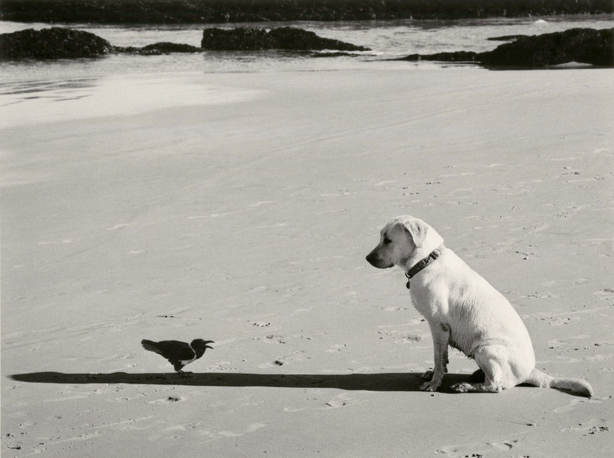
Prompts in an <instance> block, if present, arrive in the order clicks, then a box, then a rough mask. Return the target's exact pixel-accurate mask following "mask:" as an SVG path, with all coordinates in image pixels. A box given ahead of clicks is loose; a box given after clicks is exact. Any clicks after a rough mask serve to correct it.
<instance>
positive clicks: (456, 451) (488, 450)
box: [437, 439, 518, 458]
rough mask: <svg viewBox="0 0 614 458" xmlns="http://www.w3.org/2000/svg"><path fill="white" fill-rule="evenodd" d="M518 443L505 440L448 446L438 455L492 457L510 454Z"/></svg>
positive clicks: (462, 457)
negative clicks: (497, 454)
mask: <svg viewBox="0 0 614 458" xmlns="http://www.w3.org/2000/svg"><path fill="white" fill-rule="evenodd" d="M517 442H518V440H517V439H515V440H504V441H499V442H485V443H479V442H474V443H471V444H462V445H447V446H445V447H443V448H442V449H439V450H437V453H442V454H445V455H446V456H449V457H451V458H465V457H481V456H490V455H491V454H493V453H497V452H508V451H509V450H511V449H512V448H514V445H516V443H517Z"/></svg>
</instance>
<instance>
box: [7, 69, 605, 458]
mask: <svg viewBox="0 0 614 458" xmlns="http://www.w3.org/2000/svg"><path fill="white" fill-rule="evenodd" d="M152 80H153V83H152ZM148 82H149V83H152V84H154V86H155V85H156V84H162V85H166V86H165V87H166V91H176V93H175V95H176V97H175V96H171V97H166V100H167V101H169V102H168V103H161V104H156V103H154V104H151V103H149V102H148V101H147V100H146V97H154V96H155V94H156V90H155V89H152V88H151V87H149V89H144V88H147V87H148V86H147V83H148ZM93 84H94V87H87V85H85V86H86V87H75V88H73V89H72V91H71V90H68V91H67V92H66V94H65V97H64V99H62V98H61V97H62V96H61V94H60V95H59V96H58V97H60V99H58V100H63V102H62V103H58V101H54V100H46V99H44V98H43V99H38V100H32V101H29V102H28V103H29V105H24V104H15V105H10V106H7V107H5V108H3V114H2V123H3V125H4V128H3V129H2V130H1V131H0V136H1V138H2V140H1V145H2V158H1V159H2V170H1V174H2V189H1V191H2V215H1V217H2V220H1V221H2V456H3V457H6V458H9V457H25V456H31V455H35V454H40V456H46V457H103V456H120V457H147V458H153V457H175V456H176V457H179V456H181V457H205V456H206V457H215V458H225V457H228V458H234V457H258V456H267V457H279V458H287V457H308V458H311V457H331V458H341V457H400V456H407V457H429V456H449V457H464V456H475V457H478V456H484V457H524V456H529V457H531V458H536V457H579V456H584V457H589V456H590V457H605V456H611V455H609V453H610V452H611V449H612V445H613V440H612V437H613V431H612V427H613V424H612V420H613V418H614V414H613V400H612V395H613V394H614V388H613V386H614V383H613V381H614V377H613V370H614V359H613V356H614V349H613V347H612V346H613V345H614V338H613V336H612V329H613V324H614V318H613V315H614V283H613V280H612V278H614V277H613V276H612V274H613V273H614V269H613V264H612V254H613V250H612V242H611V235H612V232H611V231H612V222H613V218H612V191H613V176H612V172H613V160H612V157H613V145H614V138H613V137H614V134H613V132H614V129H613V127H614V115H613V110H612V108H613V107H614V103H613V102H614V100H613V94H614V78H612V71H611V70H561V71H530V72H489V71H486V70H479V69H473V68H471V69H467V68H465V69H453V68H450V69H434V68H427V69H424V70H415V69H414V70H409V67H405V68H403V67H402V66H390V67H386V68H380V67H378V65H376V64H374V66H373V70H364V69H363V70H360V71H353V70H347V71H331V72H324V71H322V72H316V73H313V72H288V73H267V72H263V73H255V74H241V73H237V74H209V75H206V74H202V75H201V74H189V75H184V74H180V75H166V76H159V77H158V79H156V78H152V77H151V76H142V77H117V78H111V79H105V80H101V81H95V82H93ZM171 88H174V89H171ZM188 89H189V90H188ZM139 91H141V95H140V96H139V95H138V93H139ZM163 92H164V91H163ZM135 94H137V95H135ZM177 94H179V95H177ZM203 94H204V95H203ZM167 95H168V94H167ZM171 95H172V94H171ZM126 97H129V99H130V100H132V101H131V102H130V103H122V101H125V98H126ZM135 104H137V105H138V106H137V108H134V106H135ZM24 107H26V108H27V110H29V111H24V110H26V108H24ZM101 107H104V108H101ZM114 107H116V108H114ZM399 214H411V215H414V216H417V217H420V218H422V219H424V220H425V221H427V222H429V223H430V224H431V225H433V226H434V227H435V228H436V229H437V230H438V231H439V232H440V233H441V234H442V235H443V237H444V238H445V239H446V244H447V246H448V247H450V248H452V249H454V250H455V251H456V252H457V253H458V254H459V255H460V256H461V257H463V258H464V259H465V261H467V262H468V263H469V264H470V265H471V266H472V267H473V268H474V269H476V270H477V271H478V272H480V273H482V275H483V276H485V277H486V278H487V279H488V280H489V281H490V282H491V283H492V284H493V285H494V286H496V287H497V288H498V289H500V290H501V291H503V292H504V293H505V294H506V296H507V297H508V298H509V299H510V301H511V302H512V304H513V305H514V306H515V308H516V309H517V310H518V312H519V313H520V315H521V316H522V318H523V319H524V321H525V323H526V325H527V327H528V329H529V332H530V333H531V335H532V338H533V343H534V347H535V351H536V354H537V361H538V364H537V365H538V367H539V368H541V369H544V370H545V371H546V372H548V373H549V374H551V375H564V376H569V377H584V378H586V379H588V380H589V381H590V383H591V384H592V386H593V388H594V390H595V397H594V398H592V399H590V400H589V399H585V398H580V397H576V396H572V395H570V394H568V393H564V392H560V391H556V390H548V389H538V388H530V387H517V388H514V389H511V390H508V391H505V392H503V393H501V394H497V395H493V394H463V395H459V394H453V393H451V392H449V391H448V389H447V387H449V386H450V384H451V383H452V382H454V381H458V380H460V379H462V378H464V377H466V376H467V374H469V373H470V372H472V371H473V370H474V369H475V367H476V366H475V364H474V363H473V362H472V361H470V360H468V359H466V358H464V357H463V356H462V355H460V354H459V353H457V352H453V353H451V364H450V371H451V374H450V375H449V376H448V377H447V379H446V381H445V382H444V385H445V386H444V389H443V392H439V393H435V394H431V393H425V392H421V391H419V390H418V387H419V385H420V374H421V372H422V371H424V370H426V369H428V368H429V367H431V365H432V344H431V341H430V334H429V330H428V328H427V326H426V323H425V322H423V321H422V320H421V317H420V316H419V314H418V313H417V312H416V311H415V310H414V309H413V307H412V305H411V304H410V302H409V298H408V293H407V290H406V289H405V282H404V277H403V273H402V272H401V271H400V270H398V269H394V270H393V269H390V270H386V271H380V270H377V269H374V268H372V267H371V266H369V265H368V264H367V262H366V261H365V259H364V257H365V255H366V254H367V253H368V252H369V250H370V249H371V248H372V247H373V246H374V245H375V244H376V243H377V240H378V231H379V229H380V227H381V226H382V225H383V224H384V223H385V222H386V221H387V220H388V219H390V218H391V217H393V216H396V215H399ZM198 337H200V338H205V339H211V340H214V341H215V342H216V344H215V349H214V350H210V351H208V352H207V354H206V355H205V356H204V357H203V358H202V359H201V360H199V361H197V362H195V363H194V364H192V365H191V366H189V367H188V368H187V369H188V370H192V371H193V372H194V374H193V376H192V377H189V378H181V377H179V376H177V375H175V374H173V373H172V367H171V366H170V364H168V363H167V362H166V361H164V360H163V359H162V358H161V357H159V356H158V355H156V354H154V353H149V352H146V351H144V350H143V349H142V348H141V346H140V340H141V339H143V338H148V339H153V340H162V339H178V340H184V341H189V340H191V339H193V338H198Z"/></svg>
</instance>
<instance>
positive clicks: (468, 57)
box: [399, 51, 478, 62]
mask: <svg viewBox="0 0 614 458" xmlns="http://www.w3.org/2000/svg"><path fill="white" fill-rule="evenodd" d="M477 56H478V54H477V53H475V52H471V51H456V52H439V53H436V54H427V55H420V54H411V55H409V56H407V57H403V58H402V59H399V60H409V61H420V60H428V61H439V62H475V61H476V58H477Z"/></svg>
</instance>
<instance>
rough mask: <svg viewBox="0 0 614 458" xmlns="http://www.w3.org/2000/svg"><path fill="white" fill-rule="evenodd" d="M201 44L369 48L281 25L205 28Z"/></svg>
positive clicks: (257, 47)
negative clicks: (256, 27) (268, 28)
mask: <svg viewBox="0 0 614 458" xmlns="http://www.w3.org/2000/svg"><path fill="white" fill-rule="evenodd" d="M201 47H202V48H204V49H208V50H215V51H259V50H264V49H283V50H292V51H317V50H323V49H331V50H339V51H368V50H369V49H368V48H365V47H362V46H355V45H353V44H350V43H344V42H343V41H339V40H331V39H329V38H321V37H319V36H317V35H316V34H315V33H313V32H308V31H306V30H303V29H297V28H292V27H281V28H277V29H272V30H271V31H269V32H267V31H266V30H262V29H253V28H238V29H232V30H224V29H218V28H213V29H205V30H204V32H203V39H202V42H201Z"/></svg>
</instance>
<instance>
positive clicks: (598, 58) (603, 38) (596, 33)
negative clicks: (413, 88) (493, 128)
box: [399, 29, 614, 68]
mask: <svg viewBox="0 0 614 458" xmlns="http://www.w3.org/2000/svg"><path fill="white" fill-rule="evenodd" d="M399 60H410V61H416V60H435V61H442V62H459V61H475V62H476V63H479V64H480V65H482V66H485V67H493V68H494V67H498V68H545V67H551V66H555V65H561V64H566V63H569V62H578V63H580V64H590V65H596V66H601V67H613V66H614V29H605V30H595V29H570V30H566V31H564V32H554V33H547V34H543V35H536V36H522V35H521V36H518V37H517V38H516V39H515V41H513V42H511V43H505V44H502V45H500V46H498V47H497V48H496V49H495V50H493V51H488V52H483V53H473V52H465V51H460V52H451V53H438V54H430V55H418V54H412V55H410V56H407V57H404V58H402V59H399Z"/></svg>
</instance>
